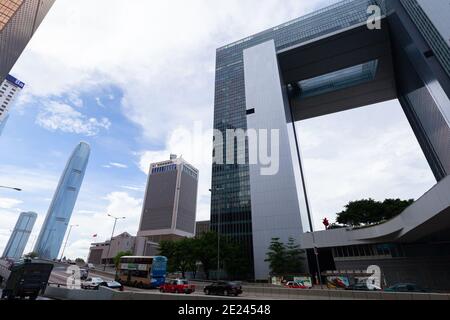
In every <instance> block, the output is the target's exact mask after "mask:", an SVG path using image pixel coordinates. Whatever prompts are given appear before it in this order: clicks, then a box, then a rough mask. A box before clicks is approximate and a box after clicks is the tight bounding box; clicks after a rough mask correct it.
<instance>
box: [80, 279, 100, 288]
mask: <svg viewBox="0 0 450 320" xmlns="http://www.w3.org/2000/svg"><path fill="white" fill-rule="evenodd" d="M103 282H105V280H103V279H102V278H87V279H86V281H83V282H82V283H81V289H86V290H95V289H98V286H99V285H100V284H101V283H103Z"/></svg>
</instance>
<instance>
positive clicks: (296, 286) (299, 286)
mask: <svg viewBox="0 0 450 320" xmlns="http://www.w3.org/2000/svg"><path fill="white" fill-rule="evenodd" d="M284 286H285V287H286V288H289V289H308V287H307V286H304V285H302V284H300V283H298V282H294V281H288V282H286V284H285V285H284Z"/></svg>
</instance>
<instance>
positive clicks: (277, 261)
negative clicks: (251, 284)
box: [265, 238, 305, 275]
mask: <svg viewBox="0 0 450 320" xmlns="http://www.w3.org/2000/svg"><path fill="white" fill-rule="evenodd" d="M265 261H266V262H269V268H270V271H271V274H272V275H288V274H301V273H304V272H305V268H304V261H305V251H304V250H302V249H300V246H299V245H297V244H296V243H295V239H293V238H289V241H288V243H287V244H284V243H283V242H281V241H280V238H273V239H272V242H271V244H270V246H269V251H268V252H267V259H266V260H265Z"/></svg>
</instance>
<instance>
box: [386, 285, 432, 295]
mask: <svg viewBox="0 0 450 320" xmlns="http://www.w3.org/2000/svg"><path fill="white" fill-rule="evenodd" d="M385 291H387V292H423V293H426V292H428V290H425V289H423V288H421V287H419V286H418V285H417V284H414V283H398V284H396V285H393V286H392V287H389V288H387V289H386V290H385Z"/></svg>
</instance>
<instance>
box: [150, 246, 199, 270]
mask: <svg viewBox="0 0 450 320" xmlns="http://www.w3.org/2000/svg"><path fill="white" fill-rule="evenodd" d="M195 241H196V240H195V239H189V238H184V239H181V240H177V241H163V242H161V243H160V249H159V252H160V254H161V255H162V256H165V257H166V258H167V259H168V265H167V270H168V271H169V272H171V273H173V272H181V274H182V277H183V278H184V277H185V276H186V272H188V271H192V272H194V273H195V272H196V269H197V263H196V262H197V260H196V256H195Z"/></svg>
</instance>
